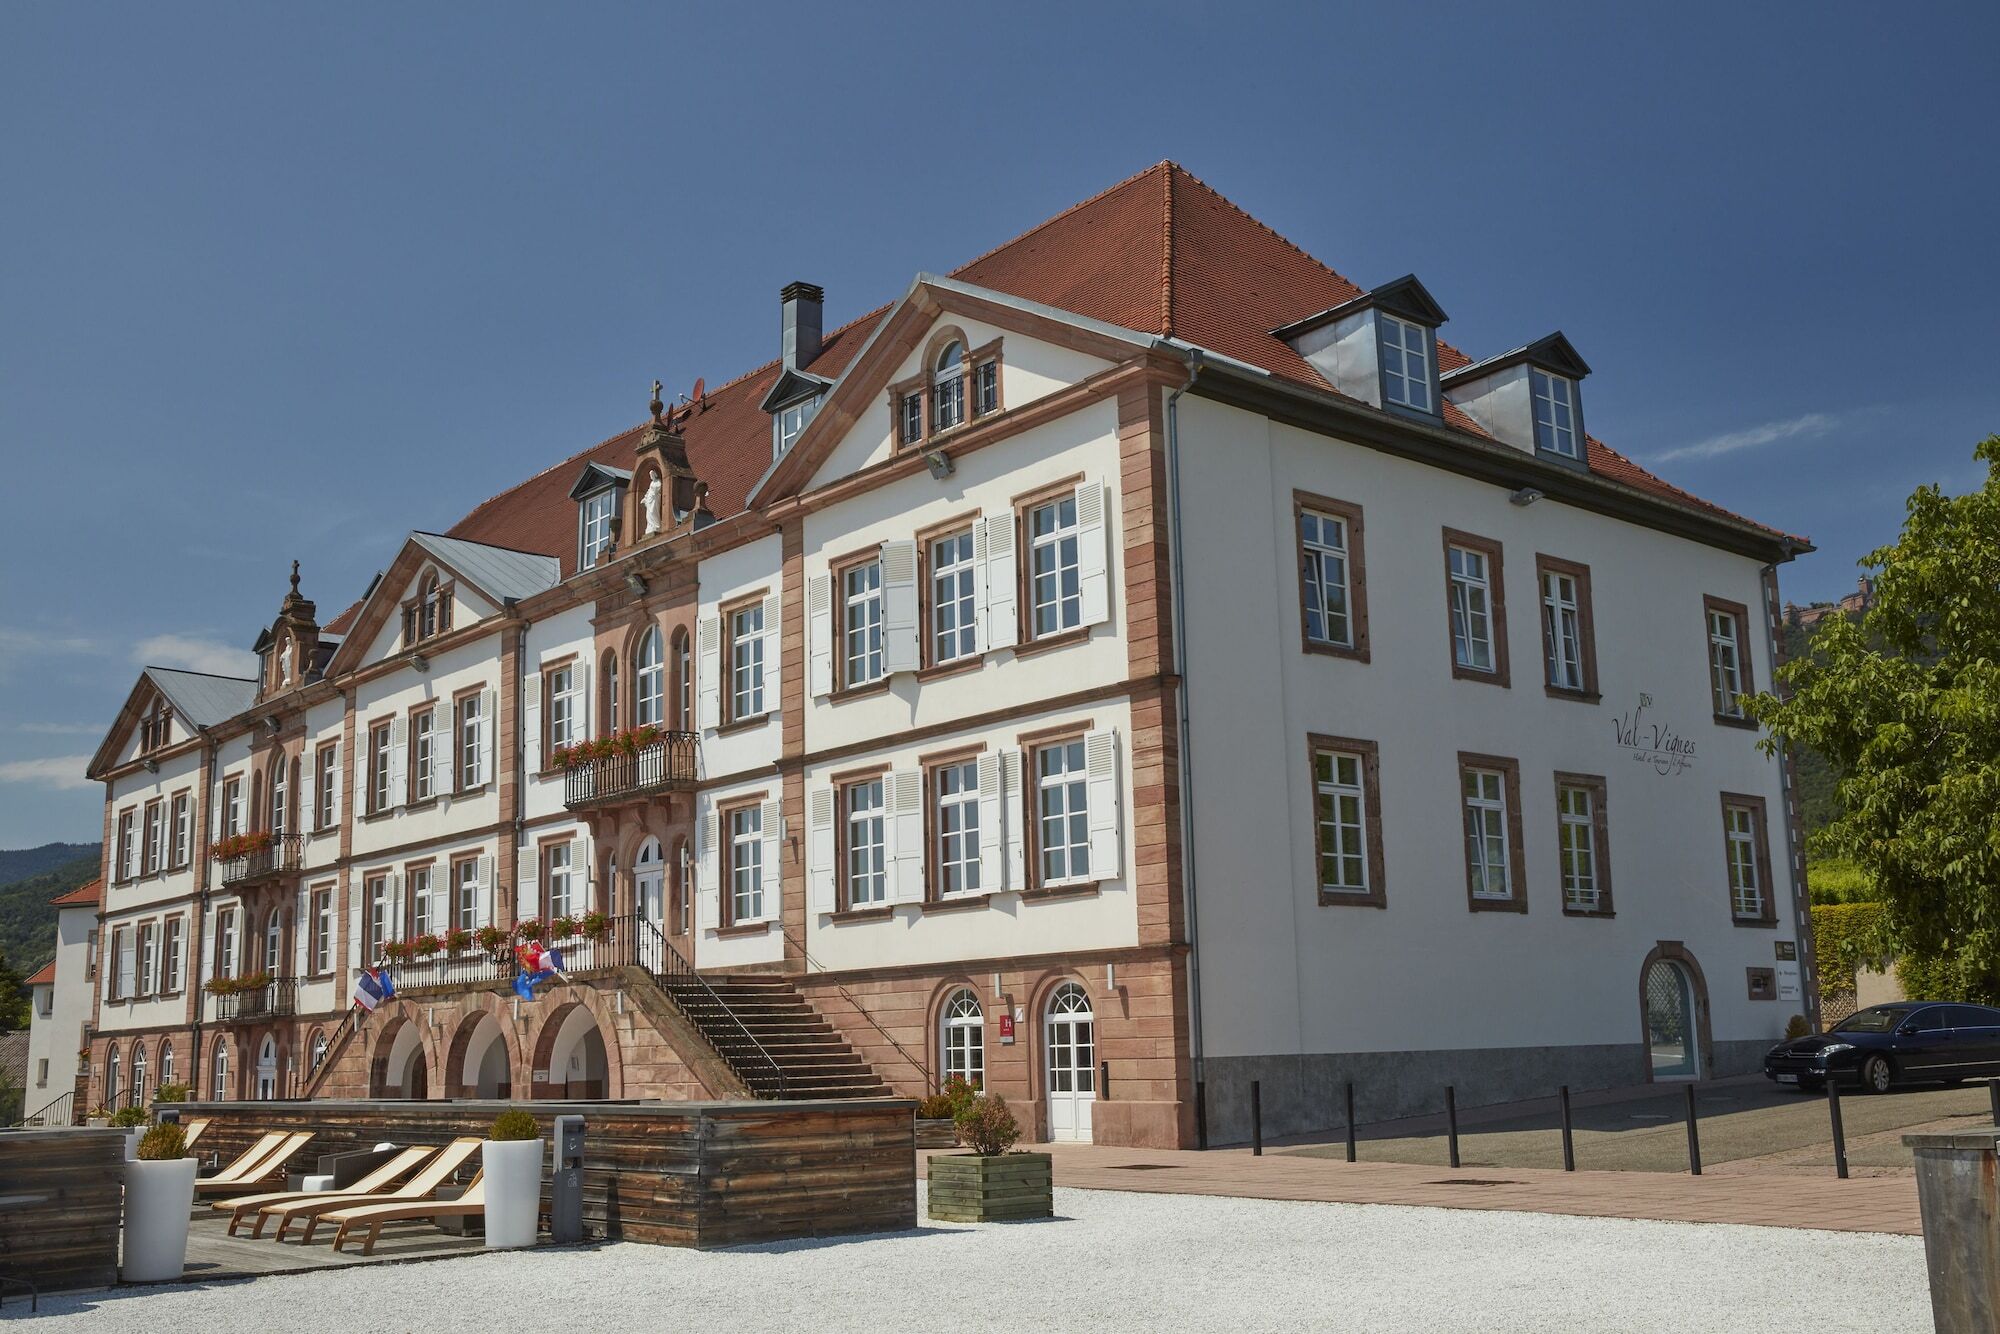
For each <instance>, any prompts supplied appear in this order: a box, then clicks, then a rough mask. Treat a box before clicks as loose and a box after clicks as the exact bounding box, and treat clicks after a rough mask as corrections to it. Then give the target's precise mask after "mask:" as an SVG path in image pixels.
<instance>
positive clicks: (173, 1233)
mask: <svg viewBox="0 0 2000 1334" xmlns="http://www.w3.org/2000/svg"><path fill="white" fill-rule="evenodd" d="M197 1166H199V1164H198V1163H196V1162H195V1160H194V1159H192V1158H174V1159H167V1160H164V1161H159V1162H144V1163H127V1164H126V1165H125V1263H124V1264H123V1265H121V1266H120V1267H119V1276H120V1277H122V1278H124V1279H126V1280H127V1281H128V1282H130V1281H143V1280H155V1279H164V1278H179V1277H180V1276H181V1271H182V1269H184V1268H186V1266H187V1244H188V1215H189V1214H190V1213H192V1212H193V1210H194V1172H195V1168H196V1167H197Z"/></svg>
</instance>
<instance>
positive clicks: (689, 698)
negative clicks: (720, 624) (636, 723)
mask: <svg viewBox="0 0 2000 1334" xmlns="http://www.w3.org/2000/svg"><path fill="white" fill-rule="evenodd" d="M674 689H675V691H676V692H677V693H678V698H677V699H676V700H675V705H674V706H675V708H677V709H678V710H679V713H678V715H677V716H676V717H675V719H674V726H675V727H676V728H678V729H679V730H680V731H683V732H691V731H693V730H694V654H693V653H692V652H691V651H690V650H689V647H688V632H687V627H685V626H683V627H681V628H680V629H678V630H675V631H674Z"/></svg>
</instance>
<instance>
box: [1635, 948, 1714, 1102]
mask: <svg viewBox="0 0 2000 1334" xmlns="http://www.w3.org/2000/svg"><path fill="white" fill-rule="evenodd" d="M1640 994H1641V996H1642V997H1643V1000H1644V1005H1645V1019H1646V1060H1647V1068H1648V1071H1649V1072H1650V1074H1651V1076H1652V1078H1654V1079H1699V1078H1700V1077H1701V1015H1700V1008H1699V992H1698V989H1697V983H1696V981H1695V978H1694V975H1693V974H1692V973H1691V972H1690V971H1689V970H1688V968H1687V965H1685V964H1683V963H1681V962H1680V961H1679V960H1677V959H1669V958H1664V957H1660V958H1655V959H1653V960H1652V961H1651V962H1649V963H1648V964H1647V965H1646V972H1645V978H1644V981H1643V982H1642V984H1641V987H1640Z"/></svg>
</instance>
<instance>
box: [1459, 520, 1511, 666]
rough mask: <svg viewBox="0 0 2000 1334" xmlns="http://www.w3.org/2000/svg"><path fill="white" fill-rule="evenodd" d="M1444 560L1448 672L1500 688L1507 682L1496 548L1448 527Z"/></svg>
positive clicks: (1503, 605) (1503, 607) (1503, 610)
mask: <svg viewBox="0 0 2000 1334" xmlns="http://www.w3.org/2000/svg"><path fill="white" fill-rule="evenodd" d="M1444 562H1445V578H1446V587H1447V590H1448V598H1449V608H1448V610H1449V613H1450V621H1451V674H1452V675H1453V676H1455V677H1460V678H1462V679H1465V680H1471V681H1486V682H1490V683H1492V684H1494V685H1500V686H1505V685H1506V684H1508V680H1507V675H1508V673H1507V616H1506V599H1505V597H1504V595H1503V587H1504V585H1503V582H1502V579H1501V568H1500V544H1499V543H1498V542H1493V541H1489V540H1488V539H1486V538H1483V537H1475V536H1473V535H1472V534H1471V533H1462V532H1459V531H1458V530H1457V529H1454V528H1447V529H1445V530H1444Z"/></svg>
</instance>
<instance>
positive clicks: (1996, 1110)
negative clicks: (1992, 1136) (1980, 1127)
mask: <svg viewBox="0 0 2000 1334" xmlns="http://www.w3.org/2000/svg"><path fill="white" fill-rule="evenodd" d="M1986 1100H1987V1101H1988V1102H1990V1103H1992V1104H1993V1124H1994V1125H1996V1126H2000V1079H1989V1080H1987V1081H1986Z"/></svg>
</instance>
